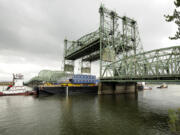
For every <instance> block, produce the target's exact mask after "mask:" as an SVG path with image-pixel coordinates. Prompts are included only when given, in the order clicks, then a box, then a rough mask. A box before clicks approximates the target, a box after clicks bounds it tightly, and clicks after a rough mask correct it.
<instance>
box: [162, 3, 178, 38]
mask: <svg viewBox="0 0 180 135" xmlns="http://www.w3.org/2000/svg"><path fill="white" fill-rule="evenodd" d="M174 5H175V6H176V8H175V9H174V13H173V15H165V18H166V21H167V22H172V21H174V22H175V24H176V25H177V26H178V30H177V32H176V34H175V35H174V36H173V37H169V38H170V39H172V40H174V39H175V40H176V39H180V12H179V11H178V8H179V7H180V0H175V1H174Z"/></svg>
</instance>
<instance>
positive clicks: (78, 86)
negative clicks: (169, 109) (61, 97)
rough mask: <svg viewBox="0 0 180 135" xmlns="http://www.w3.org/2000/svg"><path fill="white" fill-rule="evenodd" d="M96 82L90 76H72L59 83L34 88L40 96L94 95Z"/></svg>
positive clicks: (96, 89)
mask: <svg viewBox="0 0 180 135" xmlns="http://www.w3.org/2000/svg"><path fill="white" fill-rule="evenodd" d="M97 84H98V80H97V79H96V76H92V75H73V76H72V77H70V78H68V79H66V80H61V81H60V82H59V83H49V82H48V83H44V84H43V85H39V86H36V87H34V90H35V92H36V93H37V95H41V94H50V95H54V94H67V91H68V94H74V93H94V94H97V92H98V85H97Z"/></svg>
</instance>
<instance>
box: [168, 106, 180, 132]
mask: <svg viewBox="0 0 180 135" xmlns="http://www.w3.org/2000/svg"><path fill="white" fill-rule="evenodd" d="M168 116H169V121H168V124H169V128H170V130H171V131H172V132H174V133H179V132H180V108H179V109H178V110H177V111H175V110H169V111H168Z"/></svg>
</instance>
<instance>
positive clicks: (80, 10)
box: [0, 0, 180, 80]
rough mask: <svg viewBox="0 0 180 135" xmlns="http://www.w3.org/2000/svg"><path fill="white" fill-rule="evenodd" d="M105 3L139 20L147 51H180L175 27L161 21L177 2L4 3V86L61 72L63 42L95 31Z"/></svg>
mask: <svg viewBox="0 0 180 135" xmlns="http://www.w3.org/2000/svg"><path fill="white" fill-rule="evenodd" d="M101 3H104V4H105V6H106V7H107V8H110V9H113V10H116V12H117V13H119V15H121V16H123V15H126V16H129V17H131V18H134V19H135V20H137V22H138V27H139V31H140V36H141V40H142V43H143V46H144V49H145V50H151V49H156V48H162V47H168V46H174V45H180V44H178V43H179V40H177V41H170V40H169V39H168V37H169V36H170V35H173V33H175V31H176V29H177V27H176V25H175V24H173V23H167V22H165V20H164V17H163V16H164V14H171V13H172V12H173V9H174V5H173V0H151V1H147V0H0V80H11V79H12V73H22V74H24V75H25V80H28V79H29V78H31V77H32V76H35V75H37V74H38V72H39V71H40V70H42V69H51V70H60V69H61V67H62V64H61V63H62V62H61V61H62V59H63V40H64V38H65V37H66V38H67V39H70V40H75V39H78V38H79V37H81V36H82V35H84V34H87V33H88V32H92V31H94V30H96V29H97V28H98V25H99V13H98V9H99V6H100V4H101ZM93 73H95V71H94V70H93Z"/></svg>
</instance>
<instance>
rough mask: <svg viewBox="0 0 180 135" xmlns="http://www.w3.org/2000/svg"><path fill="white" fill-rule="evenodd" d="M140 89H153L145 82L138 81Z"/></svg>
mask: <svg viewBox="0 0 180 135" xmlns="http://www.w3.org/2000/svg"><path fill="white" fill-rule="evenodd" d="M137 88H138V90H152V87H149V86H146V83H145V82H139V83H137Z"/></svg>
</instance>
